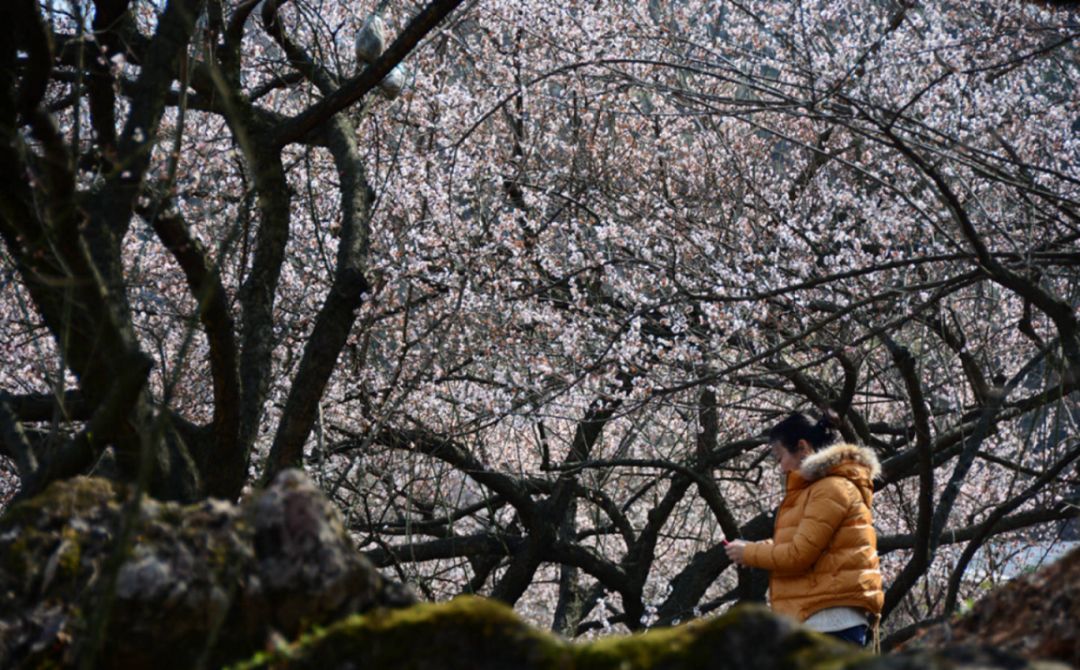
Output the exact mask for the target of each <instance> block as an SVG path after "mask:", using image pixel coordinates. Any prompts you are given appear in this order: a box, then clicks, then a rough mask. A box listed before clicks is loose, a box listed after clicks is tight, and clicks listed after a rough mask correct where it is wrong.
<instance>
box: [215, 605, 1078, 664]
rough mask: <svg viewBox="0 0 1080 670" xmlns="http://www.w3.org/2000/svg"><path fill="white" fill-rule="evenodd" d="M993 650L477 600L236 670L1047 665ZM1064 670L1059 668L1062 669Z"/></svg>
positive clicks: (359, 625) (301, 645)
mask: <svg viewBox="0 0 1080 670" xmlns="http://www.w3.org/2000/svg"><path fill="white" fill-rule="evenodd" d="M1048 667H1049V666H1045V665H1040V664H1038V663H1029V662H1028V661H1025V660H1023V659H1021V658H1018V657H1015V656H1010V655H1008V654H1004V653H998V652H994V651H991V650H980V649H966V648H953V649H945V650H933V651H931V650H923V651H918V652H906V653H903V654H898V655H893V656H875V655H873V654H870V653H867V652H865V651H863V650H860V649H858V648H856V647H853V646H851V645H848V644H845V643H842V642H839V641H837V640H835V639H833V638H831V637H828V636H825V635H820V634H818V633H814V632H812V631H809V630H806V629H804V628H801V627H800V626H797V625H795V624H794V623H792V622H790V621H788V620H785V619H781V618H778V617H776V616H774V615H773V614H772V613H770V612H769V611H768V610H766V609H764V608H762V607H760V606H744V607H739V608H736V609H735V610H733V611H731V612H729V613H727V614H725V615H723V616H720V617H716V618H711V619H702V620H697V621H693V622H690V623H687V624H684V625H681V626H676V627H674V628H664V629H657V630H652V631H649V632H647V633H643V634H638V635H627V636H613V637H609V638H604V639H600V640H596V641H592V642H587V643H571V642H567V641H565V640H562V639H560V638H557V637H555V636H553V635H551V634H549V633H546V632H542V631H540V630H537V629H535V628H533V627H531V626H529V625H528V624H526V623H525V622H524V621H522V620H521V619H520V618H519V617H518V616H517V615H516V614H515V613H514V612H513V610H511V609H509V608H507V607H505V606H503V605H500V604H498V603H495V602H493V601H489V600H485V599H483V598H476V597H461V598H457V599H455V600H452V601H450V602H447V603H439V604H424V605H417V606H414V607H410V608H407V609H403V610H397V611H375V612H371V613H368V614H366V615H356V616H351V617H348V618H346V619H344V620H342V621H339V622H338V623H335V624H333V625H332V626H329V627H327V628H325V629H321V630H318V631H315V632H312V633H310V634H308V635H305V636H303V637H301V638H300V639H299V640H297V641H296V642H294V643H292V644H289V645H285V646H283V647H281V648H279V649H277V650H274V651H271V652H264V653H260V654H259V655H257V656H256V657H254V658H252V659H250V660H249V661H247V662H244V663H242V664H238V665H236V666H235V667H234V669H233V670H309V669H310V670H359V669H361V668H394V669H395V670H437V669H438V670H456V669H458V668H460V669H462V670H465V669H468V670H489V669H490V670H496V669H503V668H509V669H512V670H698V669H701V668H716V669H718V670H722V669H726V668H731V669H739V670H755V669H761V670H775V669H785V668H790V669H792V670H803V669H806V670H811V669H812V670H924V669H926V670H946V669H961V668H964V669H970V670H974V669H975V668H979V669H982V670H989V669H992V668H1001V669H1005V668H1010V669H1020V668H1030V669H1031V670H1035V669H1036V668H1048ZM1059 667H1060V666H1059Z"/></svg>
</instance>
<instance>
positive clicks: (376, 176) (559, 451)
mask: <svg viewBox="0 0 1080 670" xmlns="http://www.w3.org/2000/svg"><path fill="white" fill-rule="evenodd" d="M459 5H460V6H459ZM0 12H3V14H4V15H3V18H4V21H3V22H2V23H3V25H2V28H0V29H2V30H4V31H6V33H5V36H4V39H3V40H2V44H3V47H2V48H0V73H2V77H3V80H2V81H0V86H2V87H3V89H4V96H3V102H2V103H0V131H2V132H3V138H2V139H3V141H2V142H0V170H3V176H4V183H5V185H6V186H5V188H4V190H3V193H2V194H0V203H2V209H0V235H2V236H3V240H4V246H3V255H2V260H3V268H4V273H5V274H4V282H3V284H2V285H0V292H2V294H3V309H4V318H3V320H2V321H0V328H2V329H3V335H4V336H3V338H2V341H3V347H4V348H5V354H6V355H5V359H6V363H5V365H4V367H3V368H2V369H0V389H2V393H3V395H2V398H0V428H2V430H3V440H2V445H3V450H4V455H5V456H6V457H7V459H8V460H7V461H6V465H5V467H6V468H7V472H8V477H7V482H8V486H9V491H8V495H9V496H10V495H12V494H14V492H15V490H16V489H17V490H18V491H19V495H30V494H33V493H34V492H37V491H39V490H41V489H42V487H44V486H46V485H47V484H48V483H49V482H51V481H54V480H56V479H58V478H64V477H70V476H73V475H76V474H81V473H86V472H90V471H95V472H100V473H104V474H107V475H109V476H114V477H118V478H121V479H124V480H127V481H131V482H133V483H135V484H136V485H138V486H140V487H143V488H145V489H146V490H148V491H149V492H150V493H152V494H154V495H157V496H160V497H164V498H173V499H180V500H195V499H198V498H202V497H205V496H218V497H225V498H236V497H238V496H240V495H242V493H243V491H244V489H245V487H247V486H250V485H258V484H259V483H261V482H265V481H266V480H267V479H269V478H270V477H272V476H273V475H274V474H276V473H277V472H278V471H280V470H281V469H283V468H286V467H293V466H298V467H305V468H307V469H308V470H309V471H310V472H312V473H313V474H314V475H315V476H316V477H317V478H318V480H319V481H320V482H321V485H322V486H323V487H324V488H325V489H326V491H327V492H328V493H329V494H330V495H332V496H333V497H334V498H335V500H336V501H337V502H338V503H339V504H340V506H341V508H342V510H343V512H344V514H345V516H346V519H347V522H348V524H349V527H350V529H351V530H352V531H353V532H354V533H355V536H356V539H357V542H358V543H359V544H360V545H361V546H362V547H363V548H364V549H365V550H366V551H367V552H368V553H369V555H370V556H371V557H372V558H373V560H375V561H376V562H377V563H378V564H379V565H381V566H383V567H385V568H387V569H388V570H393V571H396V573H397V574H398V575H400V576H401V577H402V578H404V579H407V580H408V581H410V582H411V583H413V584H415V585H416V586H417V587H418V588H419V589H421V590H422V591H424V592H425V594H426V595H428V596H430V597H433V598H438V597H444V596H447V595H449V594H452V593H456V592H460V591H477V592H483V593H487V594H490V595H492V596H494V597H497V598H500V599H503V600H505V601H507V602H510V603H515V604H517V605H518V606H519V607H520V608H521V609H522V610H524V611H526V612H528V613H529V614H530V615H532V616H534V617H535V618H536V619H538V620H543V621H545V622H546V623H548V624H550V625H551V626H552V627H554V628H555V629H557V630H560V631H563V632H566V633H575V632H577V633H581V632H586V631H589V630H593V629H599V628H606V627H608V626H610V625H611V624H612V623H615V624H621V625H625V626H627V627H630V628H638V627H641V626H647V625H653V624H655V623H658V622H660V623H670V622H673V621H676V620H680V619H684V618H686V617H689V616H692V615H694V614H695V613H701V612H704V611H709V610H711V609H715V608H716V607H719V606H721V605H723V604H725V603H729V602H733V601H734V600H736V599H739V598H744V599H748V598H760V597H762V595H763V593H762V590H763V586H762V583H761V576H760V575H758V574H756V573H755V572H753V571H743V572H740V573H739V574H738V575H735V574H733V572H734V571H732V570H726V568H727V567H729V564H728V562H727V560H726V557H725V555H724V553H723V551H722V549H721V547H720V546H719V540H720V539H721V538H722V537H724V536H728V537H735V536H740V537H747V538H751V539H758V538H762V537H766V536H768V535H769V533H770V524H771V512H772V509H773V508H774V507H775V505H776V503H777V502H778V500H779V495H780V491H779V484H780V483H779V481H778V480H777V477H776V476H775V475H774V473H773V472H772V471H771V467H770V465H769V464H767V463H763V458H764V456H763V451H764V450H762V449H760V448H758V447H760V446H761V445H762V444H763V439H762V431H763V428H765V427H766V426H767V425H768V423H769V422H771V421H774V420H775V419H776V418H778V417H780V416H782V415H783V414H784V413H786V412H789V411H792V410H797V409H810V410H812V411H815V410H816V411H822V410H824V409H826V408H828V409H832V410H834V411H836V412H837V413H838V414H839V415H840V416H841V417H842V419H843V427H842V432H843V435H844V437H845V438H846V439H848V440H851V441H860V442H862V443H864V444H866V445H868V446H870V447H872V448H873V449H875V450H876V451H877V453H878V454H879V456H880V457H881V459H882V461H883V464H884V475H883V478H882V480H881V482H880V486H879V493H878V503H877V522H878V529H879V536H880V547H879V548H880V550H881V552H882V554H883V556H884V557H885V560H886V565H885V567H886V570H887V572H888V576H887V583H888V594H887V599H886V611H887V615H890V616H892V617H893V623H892V624H891V626H892V628H893V629H899V628H900V627H901V626H902V624H904V623H908V622H917V621H920V620H923V619H926V618H928V617H933V616H937V615H940V614H941V613H943V612H949V611H952V610H953V609H955V608H956V607H957V604H958V602H959V601H960V599H961V598H963V597H966V595H967V593H969V592H970V591H971V589H973V588H977V587H978V585H979V583H980V582H981V581H983V580H985V579H994V578H996V574H997V573H996V572H995V570H994V569H993V566H994V565H996V564H997V562H998V561H1000V560H1002V559H1003V558H1004V557H1006V555H1007V554H1008V552H1010V551H1013V550H1014V549H1015V548H1016V547H1018V546H1019V543H1022V542H1030V541H1035V540H1040V539H1045V538H1046V537H1051V538H1052V537H1053V536H1054V534H1055V533H1059V532H1063V529H1065V528H1066V527H1065V526H1063V525H1062V524H1063V522H1064V521H1065V520H1067V519H1069V518H1071V517H1072V516H1075V509H1076V501H1077V493H1078V488H1077V484H1078V482H1077V478H1076V469H1075V463H1076V460H1077V456H1078V455H1080V443H1078V442H1077V440H1076V438H1075V433H1076V423H1077V420H1078V419H1080V413H1078V408H1077V403H1076V400H1077V395H1076V390H1077V385H1078V383H1080V327H1078V323H1077V305H1078V304H1080V282H1078V279H1080V274H1078V273H1077V271H1076V267H1077V264H1078V263H1080V251H1078V249H1077V239H1078V235H1080V202H1078V198H1080V188H1078V187H1080V175H1078V174H1077V165H1078V159H1080V144H1078V140H1077V137H1078V131H1077V124H1078V123H1080V96H1078V94H1077V91H1076V87H1075V82H1076V81H1080V73H1078V72H1077V59H1076V55H1077V49H1076V44H1075V42H1076V38H1077V36H1078V35H1080V33H1078V28H1080V23H1078V19H1077V15H1076V14H1075V13H1074V12H1070V11H1069V10H1067V9H1054V8H1052V7H1051V6H1046V5H1041V4H1039V3H1015V2H1004V1H1002V0H995V1H988V2H980V3H947V2H943V3H932V4H928V5H927V6H916V5H914V4H913V3H908V2H905V1H903V0H900V1H897V2H890V1H884V0H883V1H880V2H865V3H861V4H858V5H853V4H852V3H850V2H839V1H836V0H814V1H813V2H803V3H789V2H779V1H775V0H746V1H743V2H736V1H734V0H729V1H727V2H720V3H717V2H705V1H700V0H682V1H680V2H672V3H666V4H665V3H652V2H596V3H582V2H570V3H564V4H561V5H556V4H554V3H544V2H532V1H522V2H513V3H505V2H495V1H490V2H477V3H461V2H460V0H458V1H457V2H454V1H434V2H430V3H427V4H425V5H414V4H413V3H401V2H396V1H389V2H388V1H386V0H382V1H380V2H379V3H378V4H370V3H361V4H360V5H358V4H356V3H344V2H340V1H339V0H291V1H289V0H263V1H262V2H256V0H241V1H235V2H233V1H227V0H167V1H166V0H160V1H155V0H96V1H94V2H87V1H85V0H78V1H75V0H72V1H70V2H63V3H60V2H40V3H39V2H33V1H32V0H18V1H13V2H11V3H7V5H6V6H5V7H4V9H3V10H0ZM1048 534H1049V535H1048ZM976 557H978V560H975V561H974V562H975V564H976V566H977V568H978V569H977V570H973V571H968V570H967V567H968V566H969V565H971V564H972V562H973V559H975V558H976ZM987 566H989V567H987ZM973 573H978V575H979V576H978V578H977V579H966V580H965V575H968V576H969V577H970V576H971V575H972V574H973ZM899 634H900V635H902V631H901V632H899Z"/></svg>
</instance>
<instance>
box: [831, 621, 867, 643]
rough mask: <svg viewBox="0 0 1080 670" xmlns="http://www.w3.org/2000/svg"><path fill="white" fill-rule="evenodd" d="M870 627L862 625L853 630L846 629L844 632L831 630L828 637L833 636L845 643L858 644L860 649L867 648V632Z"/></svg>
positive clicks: (854, 627)
mask: <svg viewBox="0 0 1080 670" xmlns="http://www.w3.org/2000/svg"><path fill="white" fill-rule="evenodd" d="M869 628H870V627H869V626H866V625H863V624H860V625H858V626H852V627H851V628H845V629H844V630H830V631H829V632H828V633H825V634H826V635H832V636H833V637H835V638H837V639H840V640H844V641H845V642H851V643H852V644H857V645H859V646H860V647H865V646H866V632H867V630H869Z"/></svg>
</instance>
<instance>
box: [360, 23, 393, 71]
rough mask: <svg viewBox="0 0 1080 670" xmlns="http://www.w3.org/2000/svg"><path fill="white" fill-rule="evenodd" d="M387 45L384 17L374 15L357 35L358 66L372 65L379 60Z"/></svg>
mask: <svg viewBox="0 0 1080 670" xmlns="http://www.w3.org/2000/svg"><path fill="white" fill-rule="evenodd" d="M385 45H386V26H385V24H384V23H383V20H382V17H380V16H379V15H378V14H372V15H371V16H369V17H368V20H367V21H364V27H363V28H361V29H360V32H359V33H358V34H357V35H356V65H357V67H363V66H362V65H361V64H362V63H370V62H372V61H374V60H375V59H376V58H378V57H379V56H380V55H381V54H382V52H383V48H384V47H385Z"/></svg>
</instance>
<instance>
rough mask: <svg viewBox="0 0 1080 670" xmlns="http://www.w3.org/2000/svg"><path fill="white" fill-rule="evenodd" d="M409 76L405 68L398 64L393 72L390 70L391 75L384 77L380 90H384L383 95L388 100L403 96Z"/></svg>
mask: <svg viewBox="0 0 1080 670" xmlns="http://www.w3.org/2000/svg"><path fill="white" fill-rule="evenodd" d="M407 75H408V71H407V70H406V69H405V66H404V65H402V64H401V63H398V64H397V65H395V66H394V69H393V70H390V74H388V75H386V76H385V77H383V80H382V81H380V82H379V88H380V89H382V93H383V95H384V96H386V98H387V99H388V100H393V99H394V98H396V97H398V95H400V94H401V91H402V89H404V88H405V79H406V77H407Z"/></svg>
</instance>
